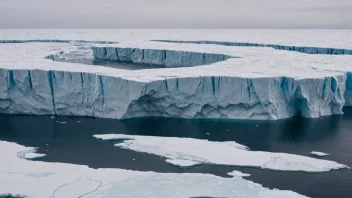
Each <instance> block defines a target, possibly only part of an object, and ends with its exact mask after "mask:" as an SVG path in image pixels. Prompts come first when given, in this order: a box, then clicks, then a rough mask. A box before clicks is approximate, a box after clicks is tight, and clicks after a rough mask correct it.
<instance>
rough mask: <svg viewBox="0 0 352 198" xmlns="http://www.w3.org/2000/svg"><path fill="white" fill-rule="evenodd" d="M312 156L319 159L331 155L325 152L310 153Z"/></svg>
mask: <svg viewBox="0 0 352 198" xmlns="http://www.w3.org/2000/svg"><path fill="white" fill-rule="evenodd" d="M310 154H312V155H315V156H318V157H325V156H328V155H330V154H328V153H323V152H318V151H312V152H310Z"/></svg>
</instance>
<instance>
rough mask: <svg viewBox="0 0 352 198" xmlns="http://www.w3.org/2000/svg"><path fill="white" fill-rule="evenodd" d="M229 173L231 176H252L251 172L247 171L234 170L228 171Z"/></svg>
mask: <svg viewBox="0 0 352 198" xmlns="http://www.w3.org/2000/svg"><path fill="white" fill-rule="evenodd" d="M227 174H228V175H230V176H233V177H249V176H251V175H250V174H247V173H242V172H240V171H236V170H235V171H232V172H229V173H227Z"/></svg>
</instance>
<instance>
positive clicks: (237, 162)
mask: <svg viewBox="0 0 352 198" xmlns="http://www.w3.org/2000/svg"><path fill="white" fill-rule="evenodd" d="M94 137H95V138H98V139H102V140H124V141H123V142H121V143H117V144H115V146H116V147H120V148H124V149H129V150H134V151H137V152H144V153H150V154H154V155H158V156H162V157H165V158H167V159H171V160H191V161H194V162H199V163H202V164H217V165H233V166H250V167H259V168H263V169H271V170H282V171H306V172H326V171H330V170H335V169H342V168H348V167H347V166H346V165H343V164H339V163H336V162H333V161H328V160H321V159H315V158H311V157H305V156H300V155H294V154H287V153H271V152H264V151H251V150H249V149H248V148H247V147H246V146H244V145H241V144H238V143H236V142H233V141H232V142H231V141H228V142H213V141H208V140H201V139H192V138H176V137H155V136H134V135H123V134H106V135H94Z"/></svg>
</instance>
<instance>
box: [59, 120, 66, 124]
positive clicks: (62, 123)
mask: <svg viewBox="0 0 352 198" xmlns="http://www.w3.org/2000/svg"><path fill="white" fill-rule="evenodd" d="M57 123H60V124H67V122H59V121H58V122H57Z"/></svg>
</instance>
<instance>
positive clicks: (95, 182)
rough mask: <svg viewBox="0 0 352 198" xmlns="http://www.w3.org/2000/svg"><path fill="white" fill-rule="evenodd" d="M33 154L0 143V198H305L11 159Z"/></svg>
mask: <svg viewBox="0 0 352 198" xmlns="http://www.w3.org/2000/svg"><path fill="white" fill-rule="evenodd" d="M33 149H34V148H28V147H24V146H22V145H18V144H16V143H10V142H4V141H0V157H1V160H0V170H1V171H0V197H2V196H5V197H6V196H10V197H11V196H16V197H29V198H32V197H33V198H47V197H64V198H71V197H72V198H73V197H94V198H96V197H148V198H149V197H150V198H154V197H170V198H173V197H175V198H178V197H231V198H232V197H243V198H244V197H246V198H255V197H260V198H270V197H287V198H289V197H290V198H296V197H297V198H303V197H305V196H303V195H300V194H297V193H295V192H292V191H287V190H278V189H272V190H271V189H268V188H264V187H262V186H261V185H260V184H256V183H253V182H251V181H247V180H244V179H242V178H240V177H234V178H221V177H217V176H214V175H209V174H190V173H185V174H175V173H156V172H139V171H131V170H123V169H92V168H89V167H87V166H83V165H74V164H63V163H48V162H40V161H30V160H26V159H23V157H21V156H18V155H16V153H31V152H33ZM9 164H10V166H9Z"/></svg>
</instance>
